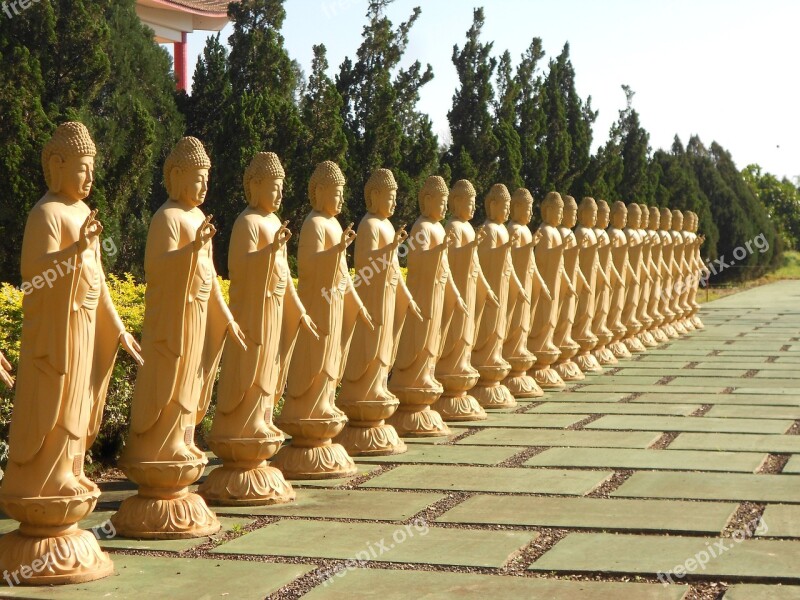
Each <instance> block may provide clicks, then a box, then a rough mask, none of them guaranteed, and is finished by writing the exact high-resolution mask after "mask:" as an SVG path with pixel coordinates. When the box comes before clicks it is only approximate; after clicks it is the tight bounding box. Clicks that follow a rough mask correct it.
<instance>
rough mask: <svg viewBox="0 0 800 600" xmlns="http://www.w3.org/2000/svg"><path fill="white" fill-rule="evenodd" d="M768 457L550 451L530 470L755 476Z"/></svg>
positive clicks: (532, 463) (536, 459)
mask: <svg viewBox="0 0 800 600" xmlns="http://www.w3.org/2000/svg"><path fill="white" fill-rule="evenodd" d="M766 457H767V455H766V454H764V453H759V452H706V451H702V450H672V449H669V450H637V449H631V448H549V449H548V450H545V451H544V452H542V453H540V454H537V455H535V456H533V457H531V458H529V459H528V460H527V461H526V462H525V463H524V464H525V466H529V467H582V468H600V469H655V470H667V471H670V470H671V471H723V472H742V473H752V472H753V471H755V470H756V469H757V468H758V467H759V466H761V464H762V463H763V462H764V459H765V458H766Z"/></svg>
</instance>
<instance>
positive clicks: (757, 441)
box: [669, 433, 800, 454]
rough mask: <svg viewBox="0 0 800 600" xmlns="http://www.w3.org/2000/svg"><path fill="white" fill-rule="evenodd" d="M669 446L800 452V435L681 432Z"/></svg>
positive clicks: (743, 450) (735, 450)
mask: <svg viewBox="0 0 800 600" xmlns="http://www.w3.org/2000/svg"><path fill="white" fill-rule="evenodd" d="M669 447H670V449H671V450H672V449H674V450H728V451H731V452H772V453H776V454H787V453H795V452H796V453H800V435H764V434H739V433H681V434H680V435H679V436H678V437H677V438H675V440H674V441H673V442H672V443H671V444H670V445H669Z"/></svg>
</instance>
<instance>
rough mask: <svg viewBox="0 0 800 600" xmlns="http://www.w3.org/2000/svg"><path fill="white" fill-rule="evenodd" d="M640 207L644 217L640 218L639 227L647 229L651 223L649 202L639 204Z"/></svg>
mask: <svg viewBox="0 0 800 600" xmlns="http://www.w3.org/2000/svg"><path fill="white" fill-rule="evenodd" d="M639 208H641V209H642V217H641V219H640V220H639V229H647V228H648V226H649V223H650V209H649V208H648V206H647V204H644V203H642V204H639Z"/></svg>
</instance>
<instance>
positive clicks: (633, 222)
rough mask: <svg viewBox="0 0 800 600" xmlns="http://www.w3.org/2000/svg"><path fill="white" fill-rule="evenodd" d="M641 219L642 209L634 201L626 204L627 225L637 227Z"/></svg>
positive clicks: (632, 227)
mask: <svg viewBox="0 0 800 600" xmlns="http://www.w3.org/2000/svg"><path fill="white" fill-rule="evenodd" d="M641 221H642V209H641V208H640V207H639V205H638V204H636V203H635V202H631V203H630V204H628V227H630V228H631V229H639V225H640V224H641Z"/></svg>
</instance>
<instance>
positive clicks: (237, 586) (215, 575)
mask: <svg viewBox="0 0 800 600" xmlns="http://www.w3.org/2000/svg"><path fill="white" fill-rule="evenodd" d="M112 559H113V561H114V567H115V568H116V574H115V575H112V576H111V577H106V578H105V579H100V580H98V581H92V582H90V583H81V584H76V585H62V586H42V587H38V586H37V587H24V588H23V587H15V588H11V589H9V588H6V587H2V586H0V597H3V598H27V599H31V600H34V599H35V600H40V599H41V600H50V599H52V600H86V599H87V598H103V599H110V600H129V599H130V598H169V599H170V600H212V599H216V598H230V599H234V598H235V599H236V600H263V598H265V597H268V596H269V595H270V594H272V593H273V592H275V591H277V590H279V589H280V588H282V587H283V586H285V585H287V584H289V583H291V582H292V581H294V580H295V579H297V578H298V577H300V576H302V575H305V574H306V573H308V572H309V571H311V570H312V567H310V566H309V565H289V564H275V563H260V562H249V561H232V560H221V559H212V560H209V559H202V558H164V557H150V556H134V555H122V554H114V555H113V556H112Z"/></svg>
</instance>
